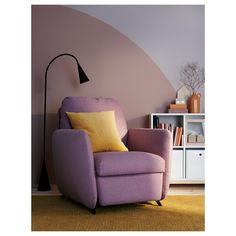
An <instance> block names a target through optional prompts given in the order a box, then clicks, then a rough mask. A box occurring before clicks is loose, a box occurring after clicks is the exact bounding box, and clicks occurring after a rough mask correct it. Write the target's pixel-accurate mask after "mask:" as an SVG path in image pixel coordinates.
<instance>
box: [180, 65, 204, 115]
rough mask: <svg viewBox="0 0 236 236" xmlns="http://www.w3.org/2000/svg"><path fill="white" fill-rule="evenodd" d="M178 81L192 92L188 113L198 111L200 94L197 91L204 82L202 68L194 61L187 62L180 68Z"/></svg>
mask: <svg viewBox="0 0 236 236" xmlns="http://www.w3.org/2000/svg"><path fill="white" fill-rule="evenodd" d="M180 81H181V82H182V83H183V84H184V85H185V86H186V88H187V89H188V90H189V91H190V92H191V94H192V96H190V97H189V111H190V113H199V112H200V98H201V95H200V94H199V93H197V92H198V90H199V88H200V87H201V86H202V85H203V84H204V83H205V71H204V68H202V67H200V66H199V65H198V64H197V63H196V62H192V63H187V65H186V66H184V67H182V68H181V70H180Z"/></svg>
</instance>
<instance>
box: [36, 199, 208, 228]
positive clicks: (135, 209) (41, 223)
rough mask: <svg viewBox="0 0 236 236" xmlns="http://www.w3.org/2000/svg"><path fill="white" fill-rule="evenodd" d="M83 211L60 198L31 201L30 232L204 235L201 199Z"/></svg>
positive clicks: (202, 201) (167, 200) (172, 200)
mask: <svg viewBox="0 0 236 236" xmlns="http://www.w3.org/2000/svg"><path fill="white" fill-rule="evenodd" d="M162 204H163V206H162V207H159V206H157V204H156V203H155V202H146V203H140V204H127V205H118V206H106V207H101V206H99V207H98V208H97V214H96V215H92V214H91V213H90V212H89V211H88V209H87V208H85V207H83V206H82V205H80V204H77V203H75V202H73V201H71V200H69V199H65V198H62V197H60V196H33V197H32V230H33V231H204V225H205V224H204V209H205V208H204V196H168V197H167V198H166V199H165V200H163V201H162Z"/></svg>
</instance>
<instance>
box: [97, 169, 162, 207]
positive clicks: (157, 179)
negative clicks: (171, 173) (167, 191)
mask: <svg viewBox="0 0 236 236" xmlns="http://www.w3.org/2000/svg"><path fill="white" fill-rule="evenodd" d="M162 176H163V174H162V173H153V174H138V175H123V176H109V177H97V186H98V199H99V203H100V204H101V205H102V206H106V205H114V204H123V203H135V202H145V201H150V200H156V199H158V200H159V199H160V198H161V194H162Z"/></svg>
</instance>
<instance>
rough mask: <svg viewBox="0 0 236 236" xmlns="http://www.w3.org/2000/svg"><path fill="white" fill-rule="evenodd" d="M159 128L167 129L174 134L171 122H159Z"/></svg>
mask: <svg viewBox="0 0 236 236" xmlns="http://www.w3.org/2000/svg"><path fill="white" fill-rule="evenodd" d="M157 128H158V129H167V130H169V131H170V132H171V133H172V134H173V128H172V124H171V123H159V124H158V127H157Z"/></svg>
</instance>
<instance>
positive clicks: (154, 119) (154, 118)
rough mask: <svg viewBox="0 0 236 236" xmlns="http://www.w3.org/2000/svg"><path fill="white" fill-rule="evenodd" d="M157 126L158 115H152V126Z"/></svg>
mask: <svg viewBox="0 0 236 236" xmlns="http://www.w3.org/2000/svg"><path fill="white" fill-rule="evenodd" d="M158 126H159V117H158V116H157V115H154V116H153V128H155V129H156V128H158Z"/></svg>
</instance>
